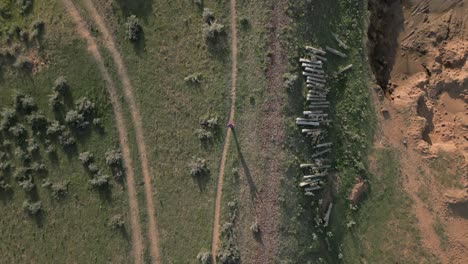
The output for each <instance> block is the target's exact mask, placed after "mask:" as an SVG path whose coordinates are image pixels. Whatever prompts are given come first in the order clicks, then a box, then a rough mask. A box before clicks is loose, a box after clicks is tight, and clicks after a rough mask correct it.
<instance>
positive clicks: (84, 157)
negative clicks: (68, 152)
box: [78, 151, 94, 166]
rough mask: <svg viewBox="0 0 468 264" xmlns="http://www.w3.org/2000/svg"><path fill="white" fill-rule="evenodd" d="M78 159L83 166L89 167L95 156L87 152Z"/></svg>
mask: <svg viewBox="0 0 468 264" xmlns="http://www.w3.org/2000/svg"><path fill="white" fill-rule="evenodd" d="M78 159H79V160H80V161H81V163H82V164H83V165H85V166H88V165H89V164H90V163H92V162H93V161H94V156H93V154H91V153H90V152H89V151H86V152H83V153H80V155H79V157H78Z"/></svg>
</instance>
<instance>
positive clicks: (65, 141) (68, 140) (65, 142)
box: [58, 131, 76, 147]
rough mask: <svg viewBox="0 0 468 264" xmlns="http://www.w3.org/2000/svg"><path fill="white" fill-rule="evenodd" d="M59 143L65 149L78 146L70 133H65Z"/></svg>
mask: <svg viewBox="0 0 468 264" xmlns="http://www.w3.org/2000/svg"><path fill="white" fill-rule="evenodd" d="M58 141H59V143H60V145H62V146H63V147H71V146H74V145H75V144H76V140H75V138H74V137H73V136H72V134H71V133H70V131H64V132H63V133H62V134H61V135H60V136H59V137H58Z"/></svg>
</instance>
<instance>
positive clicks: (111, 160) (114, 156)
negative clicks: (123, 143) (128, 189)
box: [106, 149, 122, 167]
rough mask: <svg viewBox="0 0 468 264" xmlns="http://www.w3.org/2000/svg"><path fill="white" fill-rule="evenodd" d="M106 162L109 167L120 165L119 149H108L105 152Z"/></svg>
mask: <svg viewBox="0 0 468 264" xmlns="http://www.w3.org/2000/svg"><path fill="white" fill-rule="evenodd" d="M106 163H107V165H109V166H111V167H117V166H121V165H122V153H121V152H120V149H110V150H108V151H107V152H106Z"/></svg>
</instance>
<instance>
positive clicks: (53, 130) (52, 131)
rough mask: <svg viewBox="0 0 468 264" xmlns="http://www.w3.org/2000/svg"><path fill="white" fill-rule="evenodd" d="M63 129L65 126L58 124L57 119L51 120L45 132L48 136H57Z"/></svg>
mask: <svg viewBox="0 0 468 264" xmlns="http://www.w3.org/2000/svg"><path fill="white" fill-rule="evenodd" d="M64 131H65V126H63V125H60V123H59V122H58V121H53V122H51V123H50V124H49V126H48V127H47V131H46V134H47V135H48V136H59V135H60V134H62V133H63V132H64Z"/></svg>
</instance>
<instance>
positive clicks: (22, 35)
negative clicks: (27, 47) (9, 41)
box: [19, 30, 29, 43]
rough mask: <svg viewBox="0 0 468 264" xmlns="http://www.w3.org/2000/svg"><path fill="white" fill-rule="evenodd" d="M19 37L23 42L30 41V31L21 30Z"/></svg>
mask: <svg viewBox="0 0 468 264" xmlns="http://www.w3.org/2000/svg"><path fill="white" fill-rule="evenodd" d="M19 39H20V40H21V41H22V42H24V43H27V42H28V41H29V33H28V32H27V31H26V30H21V31H20V33H19Z"/></svg>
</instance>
